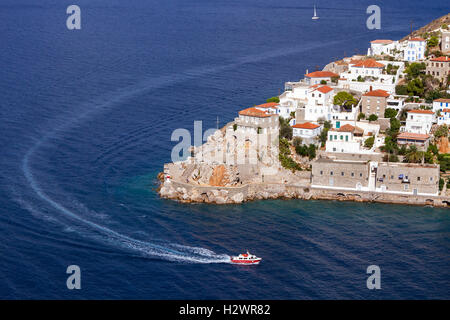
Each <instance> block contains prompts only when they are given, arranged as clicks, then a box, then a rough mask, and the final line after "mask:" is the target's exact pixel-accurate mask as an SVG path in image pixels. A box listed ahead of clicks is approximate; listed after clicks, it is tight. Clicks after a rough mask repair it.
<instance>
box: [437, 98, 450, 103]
mask: <svg viewBox="0 0 450 320" xmlns="http://www.w3.org/2000/svg"><path fill="white" fill-rule="evenodd" d="M433 102H446V103H450V99H443V98H441V99H436V100H434V101H433Z"/></svg>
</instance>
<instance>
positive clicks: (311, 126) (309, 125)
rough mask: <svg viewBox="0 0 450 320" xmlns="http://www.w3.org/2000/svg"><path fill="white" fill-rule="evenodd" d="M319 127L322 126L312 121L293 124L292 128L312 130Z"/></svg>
mask: <svg viewBox="0 0 450 320" xmlns="http://www.w3.org/2000/svg"><path fill="white" fill-rule="evenodd" d="M319 127H320V125H318V124H314V123H311V122H305V123H297V124H295V125H293V126H292V128H298V129H310V130H313V129H317V128H319Z"/></svg>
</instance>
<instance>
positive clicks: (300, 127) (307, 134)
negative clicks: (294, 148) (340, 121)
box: [292, 122, 323, 140]
mask: <svg viewBox="0 0 450 320" xmlns="http://www.w3.org/2000/svg"><path fill="white" fill-rule="evenodd" d="M322 129H323V127H322V126H321V125H319V124H315V123H311V122H305V123H297V124H295V125H293V126H292V135H293V136H294V137H300V138H302V139H306V140H310V139H314V138H316V137H317V136H318V135H320V133H321V132H322Z"/></svg>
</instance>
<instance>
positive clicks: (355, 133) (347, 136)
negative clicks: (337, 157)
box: [325, 124, 375, 154]
mask: <svg viewBox="0 0 450 320" xmlns="http://www.w3.org/2000/svg"><path fill="white" fill-rule="evenodd" d="M364 141H365V138H364V130H363V129H361V128H358V127H355V126H352V125H351V124H346V125H343V126H342V127H340V128H339V129H330V130H329V131H328V137H327V143H326V147H325V148H326V151H327V152H339V153H364V154H371V153H374V152H373V149H374V148H375V147H373V148H372V149H370V150H368V149H364V147H363V145H364Z"/></svg>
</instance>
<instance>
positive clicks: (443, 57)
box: [431, 56, 450, 62]
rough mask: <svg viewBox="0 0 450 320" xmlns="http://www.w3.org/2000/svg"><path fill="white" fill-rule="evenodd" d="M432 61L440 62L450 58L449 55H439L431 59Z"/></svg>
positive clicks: (449, 60)
mask: <svg viewBox="0 0 450 320" xmlns="http://www.w3.org/2000/svg"><path fill="white" fill-rule="evenodd" d="M431 61H438V62H450V58H449V57H447V56H442V57H437V58H433V59H431Z"/></svg>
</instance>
